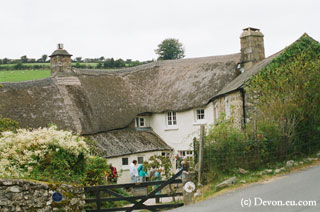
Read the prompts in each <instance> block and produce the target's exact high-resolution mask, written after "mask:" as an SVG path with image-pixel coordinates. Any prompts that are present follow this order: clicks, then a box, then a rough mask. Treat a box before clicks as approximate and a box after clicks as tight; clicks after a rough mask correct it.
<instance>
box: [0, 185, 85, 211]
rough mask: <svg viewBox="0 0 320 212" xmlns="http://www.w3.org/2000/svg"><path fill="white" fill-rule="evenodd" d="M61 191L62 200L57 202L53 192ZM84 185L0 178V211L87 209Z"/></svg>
mask: <svg viewBox="0 0 320 212" xmlns="http://www.w3.org/2000/svg"><path fill="white" fill-rule="evenodd" d="M55 192H59V193H61V194H62V200H61V201H60V202H55V201H53V200H52V194H53V193H55ZM84 199H85V195H84V189H83V187H82V186H77V185H67V184H53V183H46V182H38V181H31V180H15V179H0V211H2V212H6V211H7V212H11V211H35V212H47V211H48V212H49V211H66V212H67V211H72V212H77V211H81V212H82V211H85V210H84V205H85V201H84Z"/></svg>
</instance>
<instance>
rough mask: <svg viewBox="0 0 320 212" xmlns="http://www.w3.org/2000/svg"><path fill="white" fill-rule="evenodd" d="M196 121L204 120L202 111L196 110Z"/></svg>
mask: <svg viewBox="0 0 320 212" xmlns="http://www.w3.org/2000/svg"><path fill="white" fill-rule="evenodd" d="M196 120H197V121H198V120H204V109H197V114H196Z"/></svg>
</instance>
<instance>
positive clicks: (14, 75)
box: [0, 69, 50, 82]
mask: <svg viewBox="0 0 320 212" xmlns="http://www.w3.org/2000/svg"><path fill="white" fill-rule="evenodd" d="M48 77H50V70H49V69H42V70H19V71H0V82H21V81H27V80H35V79H43V78H48Z"/></svg>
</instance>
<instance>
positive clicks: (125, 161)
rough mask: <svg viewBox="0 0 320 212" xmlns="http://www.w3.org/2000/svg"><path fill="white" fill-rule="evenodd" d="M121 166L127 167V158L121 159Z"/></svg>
mask: <svg viewBox="0 0 320 212" xmlns="http://www.w3.org/2000/svg"><path fill="white" fill-rule="evenodd" d="M122 165H123V166H126V165H129V159H128V158H122Z"/></svg>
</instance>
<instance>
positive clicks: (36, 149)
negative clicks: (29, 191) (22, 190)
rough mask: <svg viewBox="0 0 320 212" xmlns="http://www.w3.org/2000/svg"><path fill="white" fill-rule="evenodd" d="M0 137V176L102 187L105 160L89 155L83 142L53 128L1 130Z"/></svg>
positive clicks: (82, 138)
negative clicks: (15, 130) (99, 185)
mask: <svg viewBox="0 0 320 212" xmlns="http://www.w3.org/2000/svg"><path fill="white" fill-rule="evenodd" d="M1 135H2V136H1V137H0V177H4V178H28V179H35V180H42V181H49V182H74V183H82V184H84V185H88V184H90V185H91V184H94V185H97V184H103V183H104V171H107V170H108V165H107V160H106V159H104V158H100V157H98V156H92V155H91V154H90V150H89V147H88V145H87V144H86V139H85V138H84V137H81V136H77V135H73V134H72V133H71V132H68V131H63V130H58V129H57V128H56V127H55V126H51V127H49V128H39V129H34V130H26V129H18V130H17V132H16V133H14V132H11V131H5V132H2V133H1Z"/></svg>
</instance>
